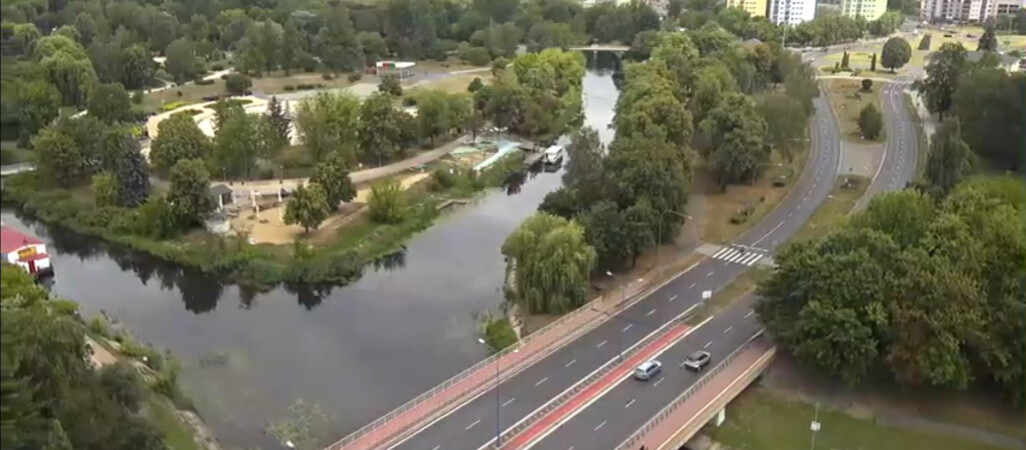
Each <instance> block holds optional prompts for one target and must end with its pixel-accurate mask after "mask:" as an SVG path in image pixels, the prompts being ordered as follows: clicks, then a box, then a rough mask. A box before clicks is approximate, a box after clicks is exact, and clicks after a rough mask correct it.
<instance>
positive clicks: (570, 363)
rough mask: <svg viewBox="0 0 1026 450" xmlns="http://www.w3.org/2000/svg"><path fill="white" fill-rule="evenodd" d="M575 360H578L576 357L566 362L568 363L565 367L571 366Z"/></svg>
mask: <svg viewBox="0 0 1026 450" xmlns="http://www.w3.org/2000/svg"><path fill="white" fill-rule="evenodd" d="M575 362H577V360H576V359H571V360H570V362H568V363H566V365H564V366H563V367H570V366H572V365H574V363H575Z"/></svg>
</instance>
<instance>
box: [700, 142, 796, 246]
mask: <svg viewBox="0 0 1026 450" xmlns="http://www.w3.org/2000/svg"><path fill="white" fill-rule="evenodd" d="M807 159H808V143H807V142H801V143H799V144H798V149H797V151H796V152H795V155H794V157H793V158H792V159H791V161H790V162H787V161H785V160H784V158H783V157H782V156H781V155H780V154H779V153H778V152H776V151H774V152H773V154H772V155H771V156H770V167H769V168H768V169H767V170H766V172H765V173H764V174H763V175H762V177H760V178H759V179H758V180H757V181H756V182H755V183H753V184H751V185H744V184H742V185H731V186H728V187H727V191H726V192H724V191H723V190H722V189H720V186H719V183H717V182H716V180H715V178H714V177H713V176H712V174H710V173H709V172H708V171H707V170H705V168H704V166H699V167H698V168H697V170H696V171H695V180H694V182H692V192H694V193H696V194H700V195H703V196H704V197H705V198H704V199H703V203H704V204H705V206H704V208H703V210H702V213H701V216H699V217H696V218H697V219H698V220H699V221H701V227H700V231H699V234H700V237H701V239H702V241H704V242H708V243H712V244H723V243H727V242H730V241H732V240H733V239H734V238H735V237H737V235H739V234H741V233H742V232H744V231H745V230H747V229H748V228H749V227H751V226H752V225H753V224H755V223H758V222H759V220H761V219H762V217H763V216H765V215H766V213H768V212H770V211H771V210H773V208H775V207H776V206H777V204H778V203H780V200H781V199H783V198H784V196H785V195H787V193H788V192H790V190H791V188H792V187H793V186H794V183H795V181H797V180H798V176H799V175H800V174H801V173H802V168H803V167H804V166H805V161H806V160H807ZM781 175H783V176H785V177H787V185H785V186H782V187H776V186H773V180H774V179H776V178H777V177H778V176H781ZM746 208H753V210H752V212H751V214H750V215H749V216H748V217H747V219H745V221H744V222H742V223H731V218H732V217H734V215H736V214H737V213H738V212H739V211H741V210H743V209H746Z"/></svg>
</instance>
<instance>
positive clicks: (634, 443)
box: [616, 330, 763, 450]
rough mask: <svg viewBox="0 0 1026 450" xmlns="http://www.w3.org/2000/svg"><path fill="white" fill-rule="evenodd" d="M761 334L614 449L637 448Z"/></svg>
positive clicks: (728, 357) (721, 362) (761, 331)
mask: <svg viewBox="0 0 1026 450" xmlns="http://www.w3.org/2000/svg"><path fill="white" fill-rule="evenodd" d="M762 336H763V330H759V331H757V332H756V333H755V334H754V335H752V337H751V338H749V339H748V341H747V342H745V343H744V344H743V345H741V346H740V347H738V348H737V349H736V350H734V351H733V352H731V353H730V355H729V356H727V357H726V358H724V359H723V360H722V361H720V363H719V364H717V365H716V367H713V369H712V370H711V371H709V372H706V373H705V375H702V378H699V379H698V382H696V383H695V384H693V385H691V387H689V388H688V390H686V391H684V392H683V393H682V394H680V396H679V397H677V398H676V399H674V400H673V401H672V402H670V404H669V405H666V407H664V408H663V409H662V410H661V411H659V412H658V413H656V415H655V416H653V417H652V418H651V419H649V420H648V422H645V424H644V425H642V426H641V428H638V430H637V431H635V432H634V433H633V434H631V435H630V437H628V438H627V439H626V440H624V441H623V442H621V443H620V445H618V446H617V447H616V450H633V449H636V448H638V445H640V444H641V440H642V439H643V438H644V437H645V434H646V433H648V432H649V431H652V429H653V428H655V427H656V425H659V423H660V422H662V421H663V419H666V418H667V417H668V416H669V415H670V414H672V413H673V412H674V411H676V410H677V408H679V407H680V406H681V405H683V404H684V402H686V401H688V399H690V398H691V396H692V395H694V394H695V392H697V391H698V389H699V388H701V387H702V386H704V385H705V384H706V383H708V382H709V380H711V379H713V378H714V377H715V376H716V375H717V374H719V373H720V372H722V371H723V369H724V368H726V367H727V366H730V363H732V362H734V360H735V359H737V357H738V355H740V354H742V353H744V351H745V350H748V348H749V347H751V346H752V345H753V344H754V343H755V342H756V341H758V340H759V339H761V338H762Z"/></svg>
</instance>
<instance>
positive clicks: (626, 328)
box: [623, 323, 634, 332]
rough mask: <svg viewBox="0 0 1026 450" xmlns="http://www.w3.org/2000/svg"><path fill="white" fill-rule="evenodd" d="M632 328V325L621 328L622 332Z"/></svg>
mask: <svg viewBox="0 0 1026 450" xmlns="http://www.w3.org/2000/svg"><path fill="white" fill-rule="evenodd" d="M633 326H634V324H633V323H629V324H627V326H625V327H623V331H625V332H626V331H627V330H629V329H631V327H633Z"/></svg>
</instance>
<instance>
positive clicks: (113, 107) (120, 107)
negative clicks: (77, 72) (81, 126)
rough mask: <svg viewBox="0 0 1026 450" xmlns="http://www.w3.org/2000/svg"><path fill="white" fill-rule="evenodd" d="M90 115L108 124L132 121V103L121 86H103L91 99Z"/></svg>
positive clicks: (97, 89) (99, 87) (93, 93)
mask: <svg viewBox="0 0 1026 450" xmlns="http://www.w3.org/2000/svg"><path fill="white" fill-rule="evenodd" d="M89 114H91V115H93V116H94V117H96V118H97V119H100V120H102V121H103V122H106V123H113V122H126V121H129V120H131V119H132V103H131V100H130V99H129V98H128V92H125V88H124V87H122V86H121V85H120V84H115V83H110V84H101V85H99V86H97V87H96V89H94V90H93V92H92V94H91V96H90V97H89Z"/></svg>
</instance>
